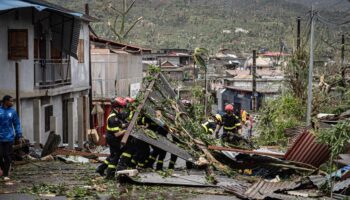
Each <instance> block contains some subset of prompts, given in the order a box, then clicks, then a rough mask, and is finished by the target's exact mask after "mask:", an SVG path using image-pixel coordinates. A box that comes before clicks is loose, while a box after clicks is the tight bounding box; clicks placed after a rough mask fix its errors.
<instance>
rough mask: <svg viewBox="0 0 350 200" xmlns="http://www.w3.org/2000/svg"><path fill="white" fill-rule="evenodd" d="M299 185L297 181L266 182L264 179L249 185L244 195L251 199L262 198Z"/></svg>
mask: <svg viewBox="0 0 350 200" xmlns="http://www.w3.org/2000/svg"><path fill="white" fill-rule="evenodd" d="M299 186H300V183H298V182H289V181H284V182H277V183H272V182H266V181H264V180H260V181H258V182H256V183H254V185H253V186H251V187H250V188H249V189H248V190H247V191H246V192H245V193H244V195H245V196H246V197H248V198H252V199H264V198H265V197H267V196H269V195H270V194H273V193H274V192H277V191H285V190H292V189H295V188H297V187H299Z"/></svg>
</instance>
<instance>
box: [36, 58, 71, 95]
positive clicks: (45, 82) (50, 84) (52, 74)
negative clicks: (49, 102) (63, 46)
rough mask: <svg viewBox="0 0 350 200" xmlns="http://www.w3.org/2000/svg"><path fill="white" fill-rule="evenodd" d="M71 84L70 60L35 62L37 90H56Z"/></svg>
mask: <svg viewBox="0 0 350 200" xmlns="http://www.w3.org/2000/svg"><path fill="white" fill-rule="evenodd" d="M69 84H71V67H70V62H69V60H68V59H62V60H35V61H34V86H35V87H36V88H54V87H60V86H63V85H69Z"/></svg>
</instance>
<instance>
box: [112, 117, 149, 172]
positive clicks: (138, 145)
mask: <svg viewBox="0 0 350 200" xmlns="http://www.w3.org/2000/svg"><path fill="white" fill-rule="evenodd" d="M133 115H134V112H133V111H131V112H130V114H129V117H128V120H129V121H130V120H131V119H132V117H133ZM141 119H143V118H141ZM140 121H141V120H140ZM138 123H139V124H140V123H141V122H138ZM149 152H150V148H149V145H148V144H147V143H146V142H144V141H141V140H138V139H136V138H130V139H129V140H128V143H127V144H126V147H125V151H124V152H123V153H122V155H121V157H120V162H119V165H118V168H117V170H118V171H120V170H124V169H127V168H128V167H130V168H135V167H136V166H138V167H139V168H143V167H145V161H146V159H147V157H148V155H149Z"/></svg>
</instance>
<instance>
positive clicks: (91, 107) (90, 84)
mask: <svg viewBox="0 0 350 200" xmlns="http://www.w3.org/2000/svg"><path fill="white" fill-rule="evenodd" d="M85 14H86V15H89V14H90V11H89V4H87V3H86V4H85ZM89 27H90V25H89ZM89 31H90V29H89ZM89 86H90V89H89V116H90V117H89V127H90V129H93V128H94V120H93V118H92V115H91V112H92V110H93V107H94V106H93V103H92V71H91V41H90V40H89ZM101 91H102V90H101ZM84 134H85V133H84Z"/></svg>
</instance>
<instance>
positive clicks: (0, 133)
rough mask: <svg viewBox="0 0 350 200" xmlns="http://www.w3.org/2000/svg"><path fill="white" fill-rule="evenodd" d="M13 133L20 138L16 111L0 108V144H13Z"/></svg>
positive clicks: (19, 125) (20, 132)
mask: <svg viewBox="0 0 350 200" xmlns="http://www.w3.org/2000/svg"><path fill="white" fill-rule="evenodd" d="M14 131H15V132H16V137H22V130H21V124H20V122H19V118H18V115H17V112H16V110H15V109H13V108H4V107H2V106H0V142H13V141H14V139H15V134H14Z"/></svg>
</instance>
